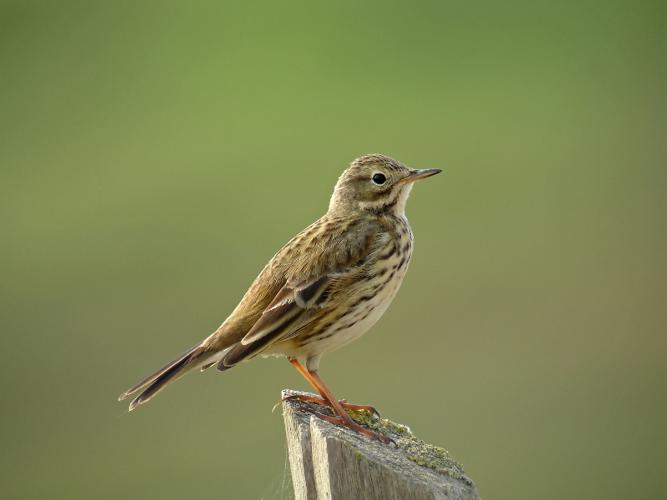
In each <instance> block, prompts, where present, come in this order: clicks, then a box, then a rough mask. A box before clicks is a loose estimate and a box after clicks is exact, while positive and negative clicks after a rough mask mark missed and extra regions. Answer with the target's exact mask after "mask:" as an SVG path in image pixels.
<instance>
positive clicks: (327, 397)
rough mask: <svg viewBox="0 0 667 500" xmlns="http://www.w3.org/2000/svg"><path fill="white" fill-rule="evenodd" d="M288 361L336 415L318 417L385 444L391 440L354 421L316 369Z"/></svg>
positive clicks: (294, 361) (293, 360)
mask: <svg viewBox="0 0 667 500" xmlns="http://www.w3.org/2000/svg"><path fill="white" fill-rule="evenodd" d="M290 363H292V365H293V366H294V367H295V368H296V369H297V370H298V371H299V373H301V375H303V376H304V378H305V379H306V380H308V382H309V383H310V385H312V386H313V388H314V389H315V390H316V391H317V392H319V393H320V395H321V396H322V399H323V400H324V401H325V402H326V403H327V404H328V406H330V407H331V408H332V409H333V411H334V413H335V414H336V417H329V416H327V415H320V417H323V418H324V420H327V421H328V422H331V423H334V424H340V425H343V426H345V427H347V428H349V429H352V430H353V431H355V432H358V433H360V434H365V435H366V436H370V437H374V438H376V439H378V440H380V441H382V442H383V443H385V444H388V443H390V442H391V440H390V439H389V438H387V437H386V436H383V435H382V434H378V433H377V432H374V431H372V430H370V429H367V428H366V427H363V426H362V425H359V424H358V423H356V422H355V421H354V420H352V417H350V415H349V414H348V413H347V412H346V411H345V408H344V407H343V404H341V403H340V402H339V401H338V400H337V399H336V398H335V397H334V396H333V394H331V391H330V390H329V389H328V388H327V386H326V384H325V383H324V381H323V380H322V379H321V378H320V376H319V375H318V373H317V371H315V370H306V369H305V368H304V367H303V365H302V364H301V363H299V361H298V360H296V359H290ZM295 399H298V400H301V401H303V400H305V399H310V400H311V401H312V399H313V398H312V397H309V398H303V399H302V398H301V397H299V396H297V397H295Z"/></svg>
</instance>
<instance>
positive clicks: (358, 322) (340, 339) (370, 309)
mask: <svg viewBox="0 0 667 500" xmlns="http://www.w3.org/2000/svg"><path fill="white" fill-rule="evenodd" d="M406 268H407V262H405V264H404V265H403V266H401V268H399V269H398V270H397V273H396V275H395V276H393V278H392V279H391V280H388V281H387V283H386V284H385V285H384V286H383V287H382V288H381V289H380V290H378V291H377V292H376V293H375V295H374V296H373V298H371V299H370V300H368V301H363V302H361V303H359V304H358V305H355V306H351V307H350V310H349V311H348V312H347V313H346V314H345V315H344V316H343V317H342V318H340V320H338V321H337V322H336V323H334V324H333V325H331V326H330V327H329V328H327V329H326V330H324V331H322V332H321V333H318V334H317V335H314V336H313V337H311V338H310V339H308V341H307V342H306V343H304V345H303V346H302V347H301V349H302V352H300V353H299V355H300V356H305V357H309V356H317V355H318V354H323V353H327V352H331V351H335V350H336V349H339V348H341V347H343V346H344V345H346V344H349V343H350V342H352V341H353V340H356V339H358V338H359V337H361V336H362V335H363V334H364V333H366V332H367V331H368V330H369V329H370V328H371V327H372V326H373V325H375V323H377V321H378V320H379V319H380V318H381V317H382V315H383V314H384V313H385V311H386V310H387V308H388V307H389V305H390V304H391V302H392V300H393V299H394V297H395V296H396V293H397V292H398V289H399V288H400V286H401V283H402V282H403V278H404V276H405V271H406V270H407V269H406Z"/></svg>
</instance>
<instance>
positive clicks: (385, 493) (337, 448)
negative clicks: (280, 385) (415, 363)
mask: <svg viewBox="0 0 667 500" xmlns="http://www.w3.org/2000/svg"><path fill="white" fill-rule="evenodd" d="M292 394H305V393H298V392H295V391H290V390H285V391H283V404H282V406H283V417H284V419H285V432H286V434H287V447H288V451H289V461H290V468H291V471H292V484H293V485H294V496H295V498H296V500H320V499H331V500H356V499H382V500H389V499H396V500H423V499H433V500H435V499H456V500H479V499H480V497H479V494H478V493H477V489H476V488H475V485H474V484H473V482H472V481H471V480H470V479H469V478H468V477H466V476H465V475H464V472H463V468H462V467H461V465H460V464H458V463H457V462H456V461H455V460H454V459H452V458H451V457H450V456H449V453H448V452H447V451H446V450H444V449H443V448H439V447H437V446H433V445H431V444H428V443H424V442H423V441H421V440H420V439H417V438H416V437H415V436H414V435H413V434H412V432H411V431H410V429H409V428H408V427H406V426H403V425H400V424H396V423H394V422H391V421H390V420H387V419H378V418H376V417H372V416H370V415H368V414H367V413H366V412H359V414H358V415H356V414H355V415H354V417H355V420H357V421H358V422H359V423H361V424H362V425H366V426H367V427H369V428H371V429H373V430H375V431H377V432H381V433H383V434H384V435H386V436H387V437H390V438H391V439H392V440H393V441H394V442H395V443H396V446H393V445H384V444H381V443H379V442H376V441H375V440H371V439H368V438H365V437H362V436H359V435H357V434H356V433H354V432H352V431H350V430H348V429H344V428H341V427H338V426H335V425H332V424H330V423H328V422H326V421H324V420H322V419H320V418H317V417H316V416H314V415H313V414H312V412H313V411H317V412H319V413H329V412H328V408H327V409H325V408H324V407H323V406H319V405H316V404H311V403H303V402H301V401H298V400H294V399H291V400H290V399H285V397H286V396H289V395H292Z"/></svg>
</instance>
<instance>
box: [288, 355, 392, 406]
mask: <svg viewBox="0 0 667 500" xmlns="http://www.w3.org/2000/svg"><path fill="white" fill-rule="evenodd" d="M289 362H290V363H292V366H294V368H296V369H297V371H298V372H299V373H300V374H301V375H303V377H304V378H305V379H306V380H307V381H308V382H309V383H310V385H311V386H313V388H314V389H315V390H316V391H317V392H319V393H320V395H321V397H317V396H310V395H308V394H294V395H292V396H288V399H296V400H298V401H303V402H305V403H315V404H318V405H325V406H329V407H331V408H332V409H333V406H332V405H330V404H329V401H328V400H327V399H326V397H325V396H324V394H322V391H321V390H320V388H319V387H318V386H317V385H316V384H315V383H314V382H313V380H312V379H311V375H310V373H309V372H308V370H306V367H305V366H303V365H302V364H301V363H299V361H298V360H297V359H295V358H290V360H289ZM338 402H339V403H340V405H341V406H342V407H343V408H345V409H346V410H351V411H365V412H368V413H370V414H371V415H375V416H377V417H379V416H380V412H379V411H377V409H375V407H373V406H371V405H355V404H352V403H348V402H347V401H346V400H345V399H339V400H338Z"/></svg>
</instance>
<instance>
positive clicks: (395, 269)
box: [118, 154, 441, 442]
mask: <svg viewBox="0 0 667 500" xmlns="http://www.w3.org/2000/svg"><path fill="white" fill-rule="evenodd" d="M440 172H441V170H440V169H437V168H426V169H414V168H410V167H407V166H405V165H404V164H403V163H401V162H399V161H397V160H395V159H393V158H390V157H389V156H385V155H382V154H368V155H364V156H361V157H359V158H357V159H355V160H354V161H352V162H351V163H350V165H349V166H348V168H347V169H345V171H344V172H343V173H342V174H341V176H340V177H339V179H338V181H337V183H336V185H335V188H334V191H333V194H332V195H331V199H330V201H329V207H328V210H327V212H326V213H325V214H324V215H323V216H322V217H321V218H319V219H318V220H316V221H315V222H314V223H312V224H311V225H310V226H308V227H306V228H305V229H304V230H303V231H301V232H300V233H298V234H297V235H296V236H294V237H293V238H292V239H291V240H289V242H287V244H285V245H284V246H283V247H282V248H281V249H280V250H279V251H278V252H277V253H276V254H275V255H274V257H273V258H272V259H271V260H270V261H269V262H268V264H266V266H265V267H264V268H263V270H262V271H261V272H260V273H259V275H258V276H257V278H256V279H255V280H254V282H253V283H252V284H251V285H250V288H249V289H248V290H247V291H246V293H245V295H244V296H243V297H242V299H241V301H240V302H239V303H238V305H237V306H236V308H235V309H234V310H233V311H232V312H231V314H230V315H229V316H228V317H227V319H226V320H225V321H224V322H223V323H222V324H221V325H220V327H218V328H217V329H216V330H215V331H214V332H213V333H212V334H211V335H209V336H208V337H207V338H205V339H204V340H203V341H202V342H200V343H198V344H196V345H195V346H194V347H192V348H191V349H189V350H188V351H186V352H185V353H183V354H182V355H181V356H179V357H177V358H176V359H175V360H173V361H171V362H170V363H167V364H166V365H164V366H163V367H162V368H160V369H159V370H157V371H156V372H154V373H153V374H152V375H150V376H148V377H146V378H144V379H143V380H142V381H141V382H139V383H137V384H136V385H134V386H132V387H131V388H129V389H128V390H127V391H125V392H124V393H123V394H121V395H120V397H119V398H118V400H119V401H122V400H125V399H127V398H129V397H131V396H132V397H133V399H132V401H131V403H130V405H129V411H132V410H134V409H136V408H137V407H139V406H140V405H142V404H144V403H147V402H148V401H150V400H151V399H153V398H154V397H155V396H156V395H157V394H158V393H159V392H160V391H162V389H164V387H165V386H166V385H167V384H169V383H171V382H173V381H175V380H177V379H179V378H180V377H181V376H183V375H184V374H185V373H187V372H188V371H190V370H192V369H193V368H200V369H201V370H202V371H203V370H205V369H207V368H210V367H212V366H217V369H218V370H220V371H225V370H228V369H230V368H232V367H234V366H236V365H237V364H239V363H241V362H244V361H247V360H249V359H252V358H255V357H257V356H260V357H266V356H282V357H286V358H287V359H288V360H289V362H290V363H291V364H292V365H293V366H294V367H295V368H296V369H297V371H298V372H299V373H300V374H301V375H303V377H304V378H305V379H306V380H307V381H308V382H309V383H310V385H311V386H312V387H313V388H314V389H315V390H316V391H317V392H318V393H319V394H320V396H321V397H316V396H307V395H301V396H296V397H298V398H302V399H304V400H309V401H311V402H317V403H319V404H322V405H325V406H328V407H330V409H331V412H332V413H333V415H325V414H319V416H320V417H321V418H323V419H325V420H328V421H330V422H332V423H334V424H337V425H341V426H344V427H348V428H350V429H352V430H354V431H356V432H358V433H361V434H364V435H367V436H370V437H374V438H377V439H379V440H381V441H385V442H386V441H387V438H385V437H383V436H382V435H380V434H377V433H375V432H374V431H372V430H370V429H368V428H366V427H363V426H361V425H359V424H358V423H356V422H355V421H354V420H353V419H352V418H351V417H350V415H349V413H348V412H347V410H360V409H363V410H369V411H374V412H375V409H374V408H373V407H372V406H368V405H353V404H350V403H347V402H346V401H345V400H340V401H339V400H337V399H336V398H335V397H334V396H333V394H332V393H331V391H330V390H329V388H328V387H327V385H326V384H325V383H324V381H323V380H322V378H321V377H320V375H319V373H318V370H319V365H320V360H321V358H322V356H323V355H324V354H327V353H329V352H332V351H334V350H336V349H339V348H341V347H343V346H344V345H346V344H348V343H350V342H352V341H353V340H355V339H357V338H359V337H360V336H361V335H363V334H364V333H366V332H367V331H368V330H369V329H370V328H371V327H372V326H373V325H374V324H375V323H376V322H377V321H378V320H379V319H380V317H381V316H382V315H383V314H384V312H385V311H386V310H387V308H388V307H389V305H390V304H391V302H392V300H393V299H394V297H395V296H396V293H397V292H398V289H399V288H400V286H401V283H402V282H403V278H404V277H405V274H406V271H407V269H408V265H409V263H410V260H411V257H412V250H413V240H414V237H413V233H412V229H411V228H410V224H409V223H408V219H407V217H406V215H405V208H406V203H407V200H408V197H409V195H410V191H411V190H412V187H413V185H414V182H415V181H418V180H420V179H425V178H428V177H431V176H433V175H435V174H438V173H440Z"/></svg>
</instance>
